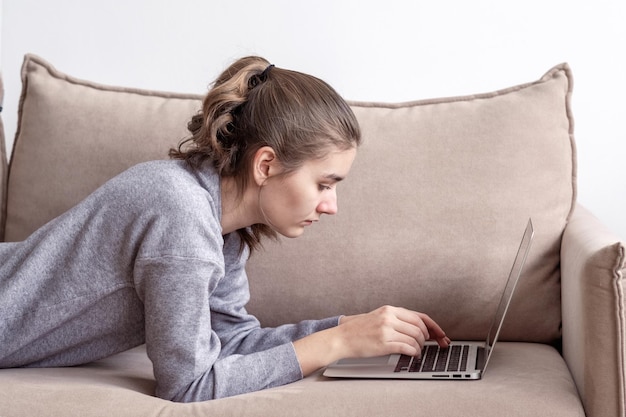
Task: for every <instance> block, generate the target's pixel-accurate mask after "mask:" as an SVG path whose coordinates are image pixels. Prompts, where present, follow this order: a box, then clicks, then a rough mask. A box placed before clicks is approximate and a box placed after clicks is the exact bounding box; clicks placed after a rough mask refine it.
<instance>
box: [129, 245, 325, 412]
mask: <svg viewBox="0 0 626 417" xmlns="http://www.w3.org/2000/svg"><path fill="white" fill-rule="evenodd" d="M135 273H136V275H137V277H141V278H140V279H138V280H137V282H139V283H140V285H138V287H137V290H138V294H139V296H140V298H141V299H142V301H143V303H144V308H145V330H146V348H147V352H148V356H149V357H150V359H151V361H152V363H153V368H154V374H155V378H156V381H157V396H159V397H161V398H165V399H168V400H173V401H181V402H191V401H205V400H209V399H215V398H222V397H228V396H232V395H237V394H242V393H246V392H252V391H258V390H261V389H265V388H270V387H274V386H279V385H284V384H287V383H290V382H294V381H296V380H299V379H301V378H302V371H301V369H300V365H299V363H298V360H297V357H296V354H295V351H294V348H293V344H292V343H291V341H292V340H295V339H294V338H299V337H301V336H304V335H306V334H309V333H312V332H314V331H317V330H321V329H322V328H325V327H330V326H332V325H333V322H334V321H336V320H334V319H330V320H326V321H319V322H317V321H310V322H303V323H301V324H296V325H288V326H282V327H279V328H276V329H261V328H260V327H259V326H258V322H257V321H256V319H255V318H254V317H252V316H250V315H245V314H244V315H240V316H237V315H230V316H228V319H227V318H226V317H225V316H224V313H219V312H216V313H214V312H213V311H212V306H211V305H210V304H211V302H213V301H214V302H215V304H217V310H220V309H221V310H224V308H223V307H224V306H225V305H228V303H229V302H234V303H233V306H234V307H233V308H234V309H235V310H239V308H238V307H236V306H238V305H240V304H241V303H240V302H239V303H238V302H236V301H235V299H236V298H237V295H236V294H237V293H239V294H241V293H240V292H239V290H238V289H237V288H236V287H235V288H231V290H233V291H230V292H228V293H229V294H231V296H232V297H234V298H235V299H230V300H229V299H222V298H220V297H219V291H218V287H220V289H222V290H223V288H221V287H222V286H220V285H219V282H220V281H221V278H222V277H223V276H224V272H223V266H222V265H220V264H219V263H214V262H208V261H206V260H201V259H195V258H183V257H175V256H162V257H158V258H142V259H138V260H137V262H136V265H135ZM235 281H237V280H235ZM223 287H224V288H226V287H230V286H229V285H224V286H223ZM216 292H217V293H218V294H217V295H215V294H214V293H216ZM209 294H211V295H210V296H209ZM243 298H245V297H243ZM220 307H222V308H220ZM335 324H336V323H335ZM214 325H215V326H214Z"/></svg>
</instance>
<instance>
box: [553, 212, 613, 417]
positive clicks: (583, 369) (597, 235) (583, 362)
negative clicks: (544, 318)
mask: <svg viewBox="0 0 626 417" xmlns="http://www.w3.org/2000/svg"><path fill="white" fill-rule="evenodd" d="M562 261H563V264H562V270H563V282H562V284H561V285H562V288H563V355H564V356H565V358H566V359H567V362H568V364H569V366H570V370H571V372H572V374H573V376H574V378H575V380H576V385H577V386H578V390H579V391H580V393H581V396H582V397H583V398H584V399H585V400H584V406H585V409H586V410H587V412H588V413H589V415H590V416H623V415H626V406H625V404H624V402H625V401H626V399H625V396H624V392H625V390H626V316H625V314H626V299H625V296H624V294H625V292H624V286H625V284H624V278H625V277H626V243H625V242H624V241H623V240H620V239H619V238H617V237H616V236H615V235H614V234H613V233H611V232H610V231H608V230H607V229H606V228H605V227H604V226H603V225H602V224H601V223H600V221H598V219H597V218H595V217H594V216H593V215H592V214H591V213H590V212H589V211H588V210H586V209H585V208H583V207H581V206H579V207H577V208H576V212H575V213H574V216H573V217H572V219H571V221H570V223H569V225H568V227H567V229H566V230H565V234H564V236H563V248H562ZM616 387H617V388H618V389H616Z"/></svg>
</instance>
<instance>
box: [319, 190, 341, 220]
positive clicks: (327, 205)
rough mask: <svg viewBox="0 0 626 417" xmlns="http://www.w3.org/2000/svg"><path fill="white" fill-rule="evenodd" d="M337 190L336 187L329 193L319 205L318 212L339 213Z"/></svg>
mask: <svg viewBox="0 0 626 417" xmlns="http://www.w3.org/2000/svg"><path fill="white" fill-rule="evenodd" d="M337 210H338V207H337V192H336V191H335V189H333V190H332V192H329V193H327V194H326V195H325V196H324V198H323V199H322V201H321V202H320V204H319V205H318V206H317V211H318V213H321V214H331V215H332V214H337Z"/></svg>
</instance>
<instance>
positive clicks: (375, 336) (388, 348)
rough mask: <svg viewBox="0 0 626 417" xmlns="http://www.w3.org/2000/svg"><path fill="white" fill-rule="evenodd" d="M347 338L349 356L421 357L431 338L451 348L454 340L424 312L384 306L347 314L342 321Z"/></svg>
mask: <svg viewBox="0 0 626 417" xmlns="http://www.w3.org/2000/svg"><path fill="white" fill-rule="evenodd" d="M338 329H340V330H342V331H343V333H344V335H343V337H344V338H345V341H346V348H347V351H346V356H345V357H370V356H382V355H388V354H391V353H401V354H405V355H410V356H417V355H419V354H420V353H421V351H422V348H423V346H424V343H425V342H426V341H427V340H436V341H437V343H438V344H439V346H441V347H447V346H448V344H449V343H450V339H449V338H448V337H447V336H446V334H445V332H444V331H443V330H442V329H441V327H439V325H438V324H437V323H436V322H435V321H434V320H433V319H431V318H430V317H429V316H428V315H426V314H424V313H418V312H416V311H411V310H407V309H405V308H401V307H391V306H384V307H380V308H378V309H376V310H374V311H372V312H370V313H367V314H359V315H356V316H344V317H342V318H341V319H340V321H339V326H338Z"/></svg>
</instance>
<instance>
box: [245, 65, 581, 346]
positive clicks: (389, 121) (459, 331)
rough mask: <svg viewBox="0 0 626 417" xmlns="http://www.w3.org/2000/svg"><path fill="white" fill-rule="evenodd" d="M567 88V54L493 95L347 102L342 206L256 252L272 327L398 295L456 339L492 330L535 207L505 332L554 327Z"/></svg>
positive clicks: (546, 334)
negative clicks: (350, 113) (358, 142)
mask: <svg viewBox="0 0 626 417" xmlns="http://www.w3.org/2000/svg"><path fill="white" fill-rule="evenodd" d="M571 88H572V82H571V73H570V70H569V68H568V66H567V65H559V66H557V67H555V68H553V69H551V70H550V71H549V72H548V73H547V74H545V75H544V76H543V77H542V78H541V79H540V80H538V81H536V82H531V83H527V84H524V85H519V86H515V87H512V88H507V89H504V90H501V91H496V92H493V93H488V94H478V95H471V96H466V97H453V98H447V99H446V98H443V99H434V100H433V99H431V100H424V101H416V102H409V103H398V104H388V103H352V106H353V109H354V111H355V113H356V115H357V117H358V119H359V122H360V124H361V127H362V130H363V145H362V146H361V149H360V150H359V152H358V155H357V158H356V161H355V163H354V165H353V168H352V171H351V173H350V175H349V177H348V179H347V180H346V181H345V183H342V184H341V185H340V186H339V190H338V194H339V213H338V215H337V216H333V217H331V218H324V219H323V221H322V222H320V224H319V226H318V225H316V226H315V227H313V228H312V229H308V230H307V232H306V233H305V235H304V236H303V237H301V238H299V239H295V240H294V241H289V242H287V241H286V240H281V241H280V242H278V243H277V244H273V243H269V244H267V245H266V249H267V250H266V252H264V253H261V254H258V255H257V256H254V255H253V257H252V259H251V264H250V265H249V268H248V271H249V276H250V285H251V288H252V291H253V292H254V293H256V295H257V297H256V298H253V299H252V301H251V305H250V310H252V311H254V312H256V313H258V314H259V316H260V317H261V319H262V320H263V321H265V322H267V323H269V324H272V325H275V324H278V323H280V322H283V321H285V320H292V319H294V318H297V319H304V318H307V317H319V316H324V315H326V314H351V313H358V312H363V311H369V310H371V309H373V308H376V307H377V306H379V305H381V304H396V305H401V306H405V307H409V308H412V309H417V310H419V311H424V312H426V313H428V314H430V315H431V316H432V317H433V318H434V319H435V320H437V321H438V322H439V323H440V324H441V325H442V326H443V327H444V329H445V330H446V332H448V334H449V335H451V337H453V338H458V339H484V338H485V336H486V334H487V330H488V328H489V325H490V324H491V319H492V317H493V314H494V311H495V309H496V307H497V304H498V301H499V297H500V295H501V292H502V290H503V288H504V285H505V281H506V277H507V275H508V273H509V270H510V268H511V265H512V263H513V258H514V256H515V253H516V250H517V247H518V245H519V242H520V239H521V237H522V234H523V231H524V227H525V225H526V222H527V220H528V218H529V217H532V219H533V223H534V225H535V232H536V237H535V241H534V244H533V247H532V249H531V254H530V255H529V258H528V262H527V264H526V267H525V269H524V273H523V275H522V278H521V281H520V283H519V285H518V290H517V293H516V295H515V297H514V300H513V303H512V306H511V309H510V312H509V315H508V316H507V321H506V324H505V328H504V329H503V338H504V339H507V340H523V341H539V342H547V341H551V340H554V339H556V338H558V337H559V335H560V320H561V315H560V272H559V264H560V255H559V247H560V242H561V235H562V233H563V229H564V227H565V224H566V222H567V220H568V217H569V216H570V212H571V210H572V207H573V204H574V201H575V193H576V182H575V178H576V172H575V150H574V142H573V136H572V129H573V122H572V119H571V112H570V94H571ZM268 300H269V301H268Z"/></svg>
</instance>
